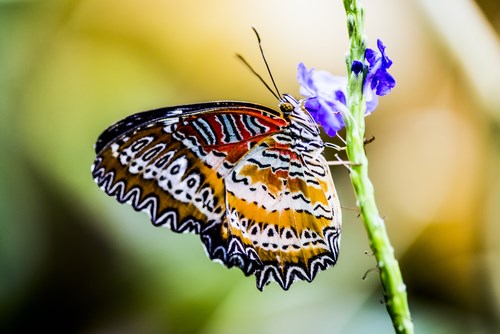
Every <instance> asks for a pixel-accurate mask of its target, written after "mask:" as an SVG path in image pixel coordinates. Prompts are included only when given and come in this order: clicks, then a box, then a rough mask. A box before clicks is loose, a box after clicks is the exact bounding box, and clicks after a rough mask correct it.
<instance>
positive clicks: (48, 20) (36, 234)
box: [0, 0, 500, 334]
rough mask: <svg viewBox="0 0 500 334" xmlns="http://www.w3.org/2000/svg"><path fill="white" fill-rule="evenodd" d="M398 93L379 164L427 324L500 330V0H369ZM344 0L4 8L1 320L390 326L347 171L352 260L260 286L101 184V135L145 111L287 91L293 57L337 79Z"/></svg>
mask: <svg viewBox="0 0 500 334" xmlns="http://www.w3.org/2000/svg"><path fill="white" fill-rule="evenodd" d="M365 2H366V12H367V36H368V39H369V45H370V46H371V47H374V46H375V41H376V39H377V38H382V39H383V41H384V42H385V44H386V45H387V52H388V54H389V56H390V57H391V58H392V59H393V60H394V65H393V68H392V72H391V73H393V74H394V76H395V77H396V79H397V81H398V85H397V87H396V89H395V90H394V91H393V92H392V93H391V94H390V95H388V96H387V97H384V98H382V99H381V100H380V105H379V107H378V110H377V111H376V112H375V113H374V114H373V115H372V116H370V117H369V118H367V122H368V128H367V136H372V135H373V136H375V137H376V140H375V142H374V143H373V144H370V145H369V146H368V147H367V151H368V155H369V158H370V170H371V176H372V178H373V181H374V183H375V187H376V193H377V196H378V202H379V205H380V209H381V212H382V213H383V215H384V217H385V218H386V222H387V227H388V231H389V234H390V237H391V239H392V241H393V245H394V247H395V250H396V254H397V256H398V258H399V259H400V263H401V266H402V271H403V274H404V277H405V280H406V283H407V285H408V290H409V301H410V307H411V309H412V312H413V313H412V316H413V319H414V321H415V326H416V330H417V332H420V333H498V332H500V320H499V317H500V315H499V314H500V312H499V307H500V266H499V264H500V263H499V257H500V226H499V220H500V181H499V180H500V178H499V177H498V171H499V170H500V149H499V147H500V145H499V143H500V140H499V139H500V136H499V134H500V130H499V129H500V88H499V87H500V43H499V32H500V4H499V2H498V1H496V0H494V1H486V0H484V1H476V2H473V1H465V0H464V1H451V0H436V1H431V0H415V1H397V0H379V1H365ZM344 22H345V17H344V12H343V8H342V2H341V1H340V0H338V1H333V0H330V1H324V0H316V1H310V0H301V1H299V0H295V1H285V0H251V1H250V0H240V1H234V0H220V1H208V0H186V1H171V0H147V1H133V0H120V1H118V0H108V1H98V0H80V1H76V0H73V1H72V0H45V1H21V0H20V1H15V0H10V1H9V0H0V116H1V119H0V147H1V154H2V155H1V160H0V182H1V183H0V220H1V221H0V332H1V333H26V332H34V331H37V332H42V331H46V332H64V333H204V334H212V333H214V334H221V333H292V334H293V333H390V332H392V329H391V324H390V321H389V317H388V315H387V314H386V310H385V306H384V305H383V304H382V303H381V300H382V299H383V296H382V291H381V288H380V284H379V278H378V275H377V274H376V273H375V272H371V273H368V275H367V276H366V278H365V279H363V276H364V275H365V272H367V271H369V270H370V269H371V268H373V267H374V265H375V262H374V259H373V257H372V256H371V253H370V251H369V246H368V243H367V240H366V236H365V232H364V229H363V226H362V223H361V222H360V220H359V219H358V218H357V214H356V210H355V203H354V200H353V195H352V190H351V188H350V183H349V177H348V174H347V172H346V170H345V168H343V167H334V168H333V174H334V178H335V182H336V185H337V188H338V192H339V195H340V198H341V201H342V205H343V207H344V228H343V237H342V238H343V239H342V250H341V257H340V260H339V262H338V264H337V265H336V267H335V268H333V269H330V270H328V271H326V272H323V273H320V274H319V275H318V277H317V278H316V280H315V281H314V282H313V283H312V284H307V283H304V282H298V283H295V284H294V285H293V287H292V288H291V289H290V290H289V291H287V292H283V291H282V290H281V289H280V288H279V287H278V286H277V285H275V284H273V285H271V286H269V287H268V288H266V290H265V291H264V292H263V293H261V292H259V291H258V290H257V289H256V288H255V281H254V278H245V277H244V276H243V275H242V273H241V272H240V271H239V270H236V269H233V270H227V269H226V268H224V267H222V266H220V265H218V264H216V263H212V262H210V261H209V260H208V259H207V257H206V256H205V254H204V251H203V248H202V245H201V242H200V241H199V238H198V236H194V235H178V234H174V233H171V232H170V231H168V230H166V229H159V228H155V227H153V226H152V225H151V224H150V223H149V220H148V218H147V217H146V215H145V214H143V213H136V212H134V211H133V210H132V209H131V208H130V207H128V206H124V205H120V204H118V203H117V202H116V201H115V200H113V199H112V198H109V197H107V196H106V195H105V194H104V193H103V192H101V191H100V190H99V189H98V188H97V186H95V185H94V183H93V181H92V178H91V175H90V165H91V164H92V161H93V158H94V152H93V144H94V142H95V140H96V138H97V136H98V135H99V134H100V132H101V131H102V130H104V129H105V128H106V127H107V126H108V125H110V124H111V123H113V122H115V121H117V120H119V119H121V118H123V117H125V116H127V115H130V114H132V113H135V112H138V111H142V110H147V109H152V108H157V107H162V106H168V105H176V104H183V103H192V102H200V101H210V100H223V99H229V100H244V101H251V102H257V103H262V104H266V105H269V106H276V105H277V102H276V100H275V99H274V98H273V97H272V96H271V94H269V92H267V91H266V89H265V88H264V87H263V85H262V84H261V83H259V81H258V80H257V79H256V78H255V77H254V76H252V75H251V74H250V73H249V71H248V70H247V69H246V68H245V67H244V66H242V64H241V63H240V62H239V61H238V60H237V59H236V58H235V56H234V54H235V53H236V52H238V53H241V54H243V55H244V56H245V57H246V58H247V60H248V61H249V62H250V63H252V64H253V65H254V67H255V68H256V70H257V71H259V72H260V73H263V74H265V68H264V66H263V64H262V61H261V58H260V55H259V52H258V47H257V44H256V41H255V37H254V35H253V33H252V31H251V29H250V27H252V26H255V27H256V28H257V29H258V30H259V32H260V34H261V37H262V39H263V44H264V48H265V51H266V53H267V58H268V60H269V62H270V65H271V68H272V70H273V73H274V75H275V77H276V80H277V82H278V85H279V87H280V89H281V91H286V92H289V93H291V94H293V95H295V96H296V97H299V94H298V84H297V83H296V80H295V75H296V66H297V64H298V63H299V62H300V61H303V62H305V64H306V65H307V66H308V67H315V68H317V69H326V70H329V71H331V72H333V73H337V74H340V75H342V74H343V73H345V70H344V63H343V59H344V55H345V52H346V50H347V37H346V35H347V33H346V29H345V23H344Z"/></svg>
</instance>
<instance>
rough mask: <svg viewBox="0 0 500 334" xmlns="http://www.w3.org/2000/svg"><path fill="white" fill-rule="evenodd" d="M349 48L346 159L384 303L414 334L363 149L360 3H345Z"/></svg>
mask: <svg viewBox="0 0 500 334" xmlns="http://www.w3.org/2000/svg"><path fill="white" fill-rule="evenodd" d="M344 8H345V11H346V14H347V28H348V33H349V41H350V48H349V53H348V55H347V59H346V60H347V71H348V78H349V79H348V80H349V81H348V85H347V106H348V107H349V110H350V115H347V117H345V119H344V121H345V124H346V142H347V148H346V151H347V156H348V158H349V161H351V162H353V165H351V169H352V170H351V174H350V176H351V182H352V185H353V188H354V192H355V195H356V199H357V205H358V206H359V208H360V211H361V218H362V219H363V223H364V225H365V229H366V232H367V233H368V239H369V242H370V247H371V249H372V251H373V253H374V255H375V258H376V260H377V266H378V268H379V270H380V279H381V281H382V287H383V289H384V293H385V302H386V306H387V310H388V312H389V315H390V316H391V319H392V323H393V326H394V329H395V331H396V333H413V323H412V321H411V317H410V310H409V307H408V301H407V294H406V286H405V284H404V282H403V278H402V275H401V270H400V269H399V264H398V261H397V260H396V258H395V257H394V249H393V248H392V246H391V243H390V241H389V237H388V235H387V231H386V229H385V224H384V221H383V219H382V218H381V217H380V215H379V212H378V209H377V205H376V202H375V195H374V189H373V184H372V183H371V181H370V178H369V177H368V159H367V157H366V154H365V150H364V135H365V120H364V116H365V111H366V101H365V99H364V96H363V80H364V74H363V73H359V74H358V75H356V74H355V73H354V72H352V70H351V64H352V62H353V61H354V60H358V61H361V62H362V63H363V64H364V63H365V62H364V60H365V49H366V46H365V37H364V9H363V8H362V6H361V5H360V4H359V1H357V0H344Z"/></svg>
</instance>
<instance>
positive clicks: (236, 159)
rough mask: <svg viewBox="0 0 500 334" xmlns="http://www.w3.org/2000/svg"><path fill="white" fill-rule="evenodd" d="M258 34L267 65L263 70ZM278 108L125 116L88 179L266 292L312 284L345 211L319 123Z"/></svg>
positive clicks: (285, 100) (285, 106) (327, 261)
mask: <svg viewBox="0 0 500 334" xmlns="http://www.w3.org/2000/svg"><path fill="white" fill-rule="evenodd" d="M254 32H255V34H256V36H257V39H258V42H259V47H260V49H261V54H262V57H263V59H264V62H265V64H266V66H267V69H268V71H269V66H268V64H267V61H266V59H265V56H264V53H263V51H262V46H261V43H260V37H259V35H258V33H257V31H256V30H255V29H254ZM239 57H240V59H241V60H242V61H243V62H244V63H245V64H246V65H247V66H248V67H249V69H250V70H251V71H252V72H253V73H254V74H256V75H257V77H258V78H259V79H260V80H261V81H262V82H263V83H264V85H265V86H266V87H267V88H268V89H269V90H270V91H271V93H273V94H274V95H275V96H276V97H277V98H278V100H279V101H280V104H279V110H274V109H272V108H268V107H265V106H262V105H258V104H253V103H248V102H237V101H217V102H207V103H198V104H188V105H181V106H173V107H166V108H160V109H156V110H151V111H145V112H141V113H137V114H134V115H131V116H129V117H127V118H125V119H123V120H121V121H119V122H117V123H116V124H114V125H112V126H110V127H109V128H108V129H106V130H105V131H104V132H103V133H102V134H101V135H100V136H99V138H98V139H97V142H96V144H95V152H96V158H95V161H94V164H93V165H92V176H93V178H94V181H95V182H96V183H97V185H98V186H99V187H100V188H101V189H102V190H103V191H104V192H105V193H106V194H108V195H110V196H112V197H114V198H116V199H117V200H118V202H120V203H126V204H130V205H131V206H132V207H133V208H134V209H135V210H136V211H145V212H146V213H147V214H148V215H149V217H150V219H151V221H152V223H153V224H154V225H155V226H163V227H168V228H170V230H172V231H174V232H178V233H185V232H191V233H196V234H198V235H199V236H200V239H201V242H202V244H203V246H204V248H205V251H206V253H207V255H208V257H209V258H210V259H211V260H214V261H216V262H220V263H222V264H223V265H225V266H227V267H228V268H231V267H238V268H240V269H241V270H242V271H243V273H244V274H245V275H246V276H250V275H255V277H256V283H257V288H258V289H259V290H263V288H264V286H266V285H267V284H269V283H270V282H271V281H276V282H277V283H278V284H279V285H280V286H281V287H282V288H283V289H284V290H288V289H289V288H290V286H291V284H292V283H293V282H294V281H296V280H305V281H308V282H311V281H312V280H313V279H314V278H315V276H316V274H317V273H318V272H319V271H322V270H325V269H327V268H328V267H330V266H333V265H334V264H335V263H336V262H337V258H338V254H339V242H340V229H341V221H342V217H341V216H342V213H341V208H340V203H339V199H338V196H337V192H336V190H335V185H334V183H333V179H332V176H331V173H330V169H329V167H328V164H327V161H326V160H325V158H324V157H323V155H322V152H323V149H324V147H325V143H323V141H322V140H321V137H320V131H319V128H318V125H317V124H316V122H315V121H314V120H313V118H312V117H311V115H310V114H309V113H308V111H307V110H306V109H305V107H304V103H303V101H302V102H299V101H297V100H295V99H294V98H293V97H291V96H290V95H288V94H283V95H281V94H280V93H279V91H278V89H277V86H276V84H275V82H274V79H273V78H272V75H271V72H270V71H269V74H270V75H271V80H272V82H273V84H274V87H275V89H276V91H277V94H276V93H274V92H273V91H272V89H270V87H269V86H268V85H267V83H266V82H265V81H264V80H263V79H262V77H260V75H259V74H257V73H256V72H255V71H254V70H253V69H252V67H251V66H250V65H249V64H248V63H247V62H246V61H245V60H244V59H243V58H242V57H241V56H239Z"/></svg>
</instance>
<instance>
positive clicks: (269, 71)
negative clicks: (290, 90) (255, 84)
mask: <svg viewBox="0 0 500 334" xmlns="http://www.w3.org/2000/svg"><path fill="white" fill-rule="evenodd" d="M252 30H253V32H254V33H255V36H256V37H257V42H258V43H259V49H260V54H261V55H262V59H263V60H264V64H266V68H267V73H269V76H270V77H271V81H272V83H273V86H274V89H276V92H277V93H278V96H281V94H280V90H279V89H278V86H277V85H276V82H275V81H274V77H273V73H272V72H271V69H270V68H269V64H268V63H267V59H266V55H265V53H264V49H263V48H262V43H261V41H260V35H259V33H258V32H257V29H255V27H252Z"/></svg>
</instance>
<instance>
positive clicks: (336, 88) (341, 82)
mask: <svg viewBox="0 0 500 334" xmlns="http://www.w3.org/2000/svg"><path fill="white" fill-rule="evenodd" d="M297 81H298V82H299V84H300V94H302V95H303V96H305V97H306V98H307V99H306V100H305V103H304V107H305V108H306V110H307V111H308V112H309V113H310V114H311V116H312V117H313V119H314V120H315V121H316V122H317V123H319V124H321V126H323V130H324V131H325V132H326V133H327V134H328V135H329V136H331V137H334V136H335V135H336V134H337V131H339V130H341V129H342V128H343V127H344V126H345V124H344V119H343V118H342V113H346V112H348V110H347V107H346V99H345V96H346V93H345V89H346V85H347V78H345V77H338V76H334V75H332V74H330V73H328V72H326V71H316V70H315V69H310V70H308V69H307V68H306V66H305V65H304V64H303V63H300V64H299V66H298V72H297Z"/></svg>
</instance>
